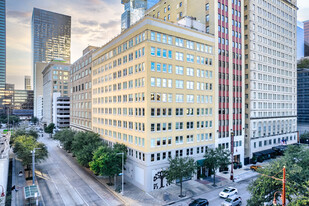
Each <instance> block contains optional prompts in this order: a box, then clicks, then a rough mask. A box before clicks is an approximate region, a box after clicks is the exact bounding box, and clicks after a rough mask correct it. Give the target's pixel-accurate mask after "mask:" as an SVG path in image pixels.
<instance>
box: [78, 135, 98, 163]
mask: <svg viewBox="0 0 309 206" xmlns="http://www.w3.org/2000/svg"><path fill="white" fill-rule="evenodd" d="M101 145H102V141H101V138H100V135H99V134H97V133H94V132H78V133H76V134H75V135H74V139H73V142H72V152H73V154H74V155H75V156H76V159H77V161H78V162H79V163H80V164H81V165H83V166H84V167H89V162H90V161H91V160H92V157H93V152H94V151H95V150H96V149H97V148H98V147H99V146H101Z"/></svg>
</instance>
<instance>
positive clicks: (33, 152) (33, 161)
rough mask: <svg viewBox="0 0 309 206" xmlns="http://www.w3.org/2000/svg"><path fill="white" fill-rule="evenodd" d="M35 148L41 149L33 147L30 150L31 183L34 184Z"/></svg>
mask: <svg viewBox="0 0 309 206" xmlns="http://www.w3.org/2000/svg"><path fill="white" fill-rule="evenodd" d="M36 149H41V148H33V150H32V151H31V153H32V184H33V185H35V180H34V179H35V175H34V173H35V150H36Z"/></svg>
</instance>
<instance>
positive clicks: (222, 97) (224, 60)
mask: <svg viewBox="0 0 309 206" xmlns="http://www.w3.org/2000/svg"><path fill="white" fill-rule="evenodd" d="M243 10H244V5H243V4H242V3H241V1H237V0H235V1H234V0H233V1H226V0H222V1H214V0H207V1H195V0H187V1H182V0H173V1H170V3H169V4H166V3H165V2H164V1H160V2H159V3H158V4H156V5H155V6H154V7H152V8H151V9H149V10H148V11H147V12H146V15H148V16H152V17H154V18H158V19H162V20H164V21H169V22H172V23H178V24H182V23H183V22H187V21H185V20H186V19H187V18H188V17H190V19H191V22H192V23H191V24H189V25H187V26H188V27H189V28H192V27H194V25H195V24H194V20H195V21H197V22H198V24H202V25H204V29H200V26H198V27H196V29H198V30H201V31H203V32H205V33H209V34H212V35H214V38H215V47H214V49H215V51H214V54H215V58H214V59H216V61H215V62H214V66H215V68H216V70H215V78H216V84H215V88H216V90H217V91H218V92H217V93H216V94H215V95H216V97H215V101H216V103H217V104H215V108H214V109H215V113H214V115H215V118H216V121H215V128H216V133H215V136H216V138H215V139H216V146H217V147H222V148H226V149H231V146H232V145H231V142H234V144H233V145H234V149H233V151H234V157H233V162H238V163H240V162H241V163H243V160H244V69H243V65H244V58H243V56H244V49H243V40H244V39H243V37H242V35H243V33H244V32H243V31H244V26H243V24H242V22H243V18H244V17H243V15H242V14H243ZM232 133H233V136H231V134H232Z"/></svg>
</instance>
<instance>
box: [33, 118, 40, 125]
mask: <svg viewBox="0 0 309 206" xmlns="http://www.w3.org/2000/svg"><path fill="white" fill-rule="evenodd" d="M38 121H39V119H38V118H37V117H32V118H31V122H32V123H33V124H36V123H38Z"/></svg>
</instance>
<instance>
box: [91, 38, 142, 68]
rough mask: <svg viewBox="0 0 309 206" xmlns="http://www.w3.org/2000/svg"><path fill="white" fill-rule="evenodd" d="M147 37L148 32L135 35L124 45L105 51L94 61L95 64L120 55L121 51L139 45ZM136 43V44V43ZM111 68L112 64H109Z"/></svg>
mask: <svg viewBox="0 0 309 206" xmlns="http://www.w3.org/2000/svg"><path fill="white" fill-rule="evenodd" d="M145 39H146V32H143V33H140V34H138V35H136V36H135V37H133V38H132V39H130V40H128V41H126V42H125V43H123V44H122V45H120V46H118V47H117V48H114V49H113V50H111V51H109V52H107V53H105V54H104V55H102V56H100V57H99V58H98V59H96V60H94V61H93V66H96V65H98V64H101V63H103V62H104V61H107V60H108V59H111V58H112V57H114V56H116V55H119V54H120V53H122V52H124V51H126V50H127V49H129V48H131V47H133V46H134V45H138V44H139V43H141V42H142V41H144V40H145ZM134 43H135V44H134ZM132 55H133V54H132ZM109 68H110V69H111V64H110V66H109Z"/></svg>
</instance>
